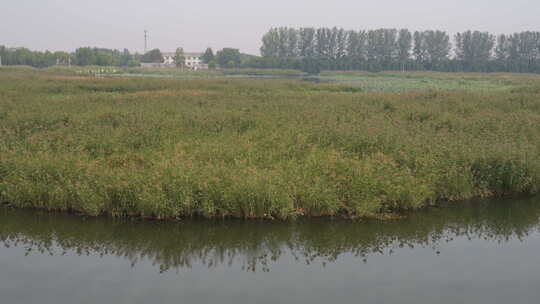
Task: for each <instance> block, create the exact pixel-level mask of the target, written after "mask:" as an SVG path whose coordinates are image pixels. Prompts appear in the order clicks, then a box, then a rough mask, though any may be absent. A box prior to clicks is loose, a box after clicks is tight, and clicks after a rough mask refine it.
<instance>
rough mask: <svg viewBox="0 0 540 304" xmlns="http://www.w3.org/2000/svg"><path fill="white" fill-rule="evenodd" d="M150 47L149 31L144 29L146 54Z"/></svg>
mask: <svg viewBox="0 0 540 304" xmlns="http://www.w3.org/2000/svg"><path fill="white" fill-rule="evenodd" d="M147 49H148V31H147V30H144V53H145V54H146V51H147Z"/></svg>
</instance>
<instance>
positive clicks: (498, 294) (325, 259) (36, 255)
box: [0, 198, 540, 304]
mask: <svg viewBox="0 0 540 304" xmlns="http://www.w3.org/2000/svg"><path fill="white" fill-rule="evenodd" d="M539 227H540V198H535V199H526V200H497V201H479V202H473V203H464V204H459V205H453V206H450V207H445V208H441V209H434V210H429V211H425V212H424V211H423V212H420V213H415V214H414V215H411V216H409V217H408V218H406V219H402V220H398V221H391V222H384V223H383V222H378V221H361V222H352V221H344V220H301V221H296V222H264V221H261V222H253V221H251V222H243V221H182V222H175V223H171V222H168V223H164V222H148V221H146V222H145V221H139V220H118V219H104V218H97V219H96V218H81V217H77V216H70V215H65V214H47V213H42V212H36V211H20V210H11V209H5V208H3V209H0V303H6V304H18V303H25V304H28V303H39V304H47V303H51V304H52V303H54V304H62V303H115V304H118V303H205V304H206V303H220V304H223V303H231V304H232V303H234V304H239V303H272V304H276V303H415V304H417V303H452V304H454V303H489V304H493V303H540V229H539Z"/></svg>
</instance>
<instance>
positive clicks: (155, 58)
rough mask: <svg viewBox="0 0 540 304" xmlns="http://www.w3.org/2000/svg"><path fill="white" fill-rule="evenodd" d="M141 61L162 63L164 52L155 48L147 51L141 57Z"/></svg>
mask: <svg viewBox="0 0 540 304" xmlns="http://www.w3.org/2000/svg"><path fill="white" fill-rule="evenodd" d="M141 62H146V63H162V62H163V54H161V51H160V50H159V49H153V50H150V51H148V52H146V53H145V54H144V55H142V57H141Z"/></svg>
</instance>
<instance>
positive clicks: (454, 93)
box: [0, 67, 540, 219]
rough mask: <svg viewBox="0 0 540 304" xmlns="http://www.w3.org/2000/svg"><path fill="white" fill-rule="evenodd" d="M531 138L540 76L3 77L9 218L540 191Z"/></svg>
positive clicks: (310, 208) (379, 206) (0, 101)
mask: <svg viewBox="0 0 540 304" xmlns="http://www.w3.org/2000/svg"><path fill="white" fill-rule="evenodd" d="M98 69H99V70H98ZM113 76H114V77H113ZM316 82H318V83H316ZM539 139H540V76H537V75H526V74H525V75H524V74H522V75H514V74H445V73H426V72H415V73H400V72H384V73H367V72H324V73H322V74H320V75H316V76H313V75H305V74H303V73H299V72H296V71H264V70H222V71H203V72H181V71H178V70H176V69H151V70H142V69H135V70H116V69H113V68H95V67H91V68H84V69H82V68H53V69H46V70H34V69H28V68H19V67H16V68H14V67H9V68H6V67H2V68H0V202H5V203H8V204H10V205H12V206H16V207H32V208H42V209H50V210H70V211H76V212H81V213H84V214H89V215H99V214H109V215H114V216H124V215H130V216H143V217H157V218H177V217H184V216H203V217H208V218H216V217H240V218H280V219H286V218H295V217H299V216H326V215H333V216H344V217H384V216H386V215H390V214H393V213H395V212H400V211H403V210H415V209H418V208H422V207H425V206H430V205H435V204H438V203H440V202H443V201H457V200H465V199H469V198H472V197H478V196H482V197H487V196H498V195H513V194H533V193H537V192H538V190H539V189H540V143H539V142H540V141H539Z"/></svg>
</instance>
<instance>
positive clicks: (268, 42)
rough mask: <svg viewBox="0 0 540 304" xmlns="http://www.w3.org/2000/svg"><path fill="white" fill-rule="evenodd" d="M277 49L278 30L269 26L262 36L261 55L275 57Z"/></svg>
mask: <svg viewBox="0 0 540 304" xmlns="http://www.w3.org/2000/svg"><path fill="white" fill-rule="evenodd" d="M278 49H279V32H278V30H277V29H275V28H271V29H270V30H269V31H268V32H267V33H266V34H264V36H263V37H262V46H261V55H262V56H263V57H277V56H278Z"/></svg>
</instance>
